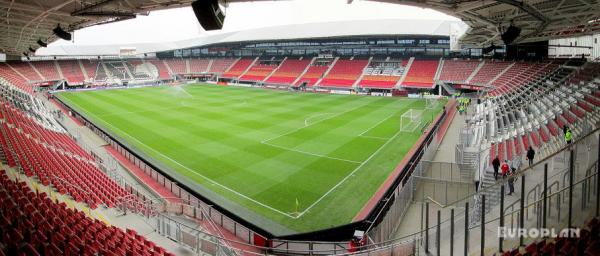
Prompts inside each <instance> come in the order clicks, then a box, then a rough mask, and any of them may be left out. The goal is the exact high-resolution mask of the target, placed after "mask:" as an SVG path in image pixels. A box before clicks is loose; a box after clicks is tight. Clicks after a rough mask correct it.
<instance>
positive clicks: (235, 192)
mask: <svg viewBox="0 0 600 256" xmlns="http://www.w3.org/2000/svg"><path fill="white" fill-rule="evenodd" d="M71 103H72V104H75V105H76V106H78V107H79V108H80V109H84V108H81V106H79V105H78V104H77V103H74V102H71ZM88 113H89V114H90V115H92V116H96V115H94V114H93V113H91V112H88ZM96 118H97V119H99V120H100V121H102V122H103V123H105V124H107V125H108V126H110V127H112V128H113V129H116V130H118V131H121V132H122V133H123V134H125V135H127V137H129V138H131V139H133V140H135V141H137V142H138V143H139V144H141V145H143V146H144V147H146V148H148V149H150V150H151V151H154V152H155V153H158V154H159V155H161V156H163V157H164V158H166V159H169V161H171V162H173V163H175V164H177V165H179V166H181V167H183V168H185V169H186V170H189V171H190V172H191V173H193V174H194V175H197V176H199V177H201V178H203V179H205V180H207V181H209V182H211V183H213V184H215V185H217V186H219V187H221V188H223V189H225V190H227V191H230V192H232V193H234V194H236V195H238V196H240V197H243V198H245V199H247V200H249V201H251V202H253V203H256V204H258V205H260V206H262V207H265V208H267V209H269V210H272V211H274V212H277V213H279V214H282V215H284V216H287V217H289V218H294V219H295V218H296V217H294V216H292V215H290V214H288V213H285V212H283V211H280V210H278V209H275V208H273V207H271V206H269V205H266V204H263V203H261V202H259V201H256V200H255V199H252V198H250V197H248V196H246V195H244V194H242V193H240V192H237V191H235V190H233V189H231V188H229V187H227V186H224V185H222V184H220V183H218V182H216V181H214V180H212V179H210V178H208V177H206V176H204V175H202V174H200V173H197V172H196V171H194V170H192V169H190V168H188V167H187V166H185V165H183V164H181V163H179V162H177V161H175V160H174V159H172V158H170V157H168V156H166V155H164V154H163V153H161V152H159V151H157V150H155V149H154V148H152V147H150V146H148V145H146V144H145V143H143V142H141V141H139V140H138V139H136V138H135V137H133V136H131V135H129V134H128V133H127V132H125V131H123V130H121V129H119V128H117V127H115V126H113V125H112V124H110V123H108V122H106V121H104V120H103V119H102V118H98V116H96Z"/></svg>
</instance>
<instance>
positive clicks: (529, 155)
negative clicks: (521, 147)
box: [527, 146, 535, 166]
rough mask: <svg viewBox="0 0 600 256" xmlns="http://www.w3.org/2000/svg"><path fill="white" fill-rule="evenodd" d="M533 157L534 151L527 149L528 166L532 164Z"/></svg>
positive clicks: (531, 148) (530, 148)
mask: <svg viewBox="0 0 600 256" xmlns="http://www.w3.org/2000/svg"><path fill="white" fill-rule="evenodd" d="M534 157H535V150H533V147H531V146H529V149H528V150H527V160H528V161H529V166H531V165H532V164H533V158H534Z"/></svg>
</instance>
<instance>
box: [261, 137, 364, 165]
mask: <svg viewBox="0 0 600 256" xmlns="http://www.w3.org/2000/svg"><path fill="white" fill-rule="evenodd" d="M261 144H265V145H269V146H271V147H276V148H280V149H284V150H288V151H294V152H298V153H302V154H306V155H311V156H316V157H322V158H328V159H333V160H338V161H344V162H349V163H355V164H360V163H362V162H358V161H354V160H348V159H343V158H337V157H333V156H326V155H321V154H315V153H311V152H307V151H302V150H298V149H293V148H288V147H283V146H278V145H275V144H271V143H269V142H261Z"/></svg>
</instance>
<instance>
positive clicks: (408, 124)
mask: <svg viewBox="0 0 600 256" xmlns="http://www.w3.org/2000/svg"><path fill="white" fill-rule="evenodd" d="M422 116H423V110H421V109H412V108H411V109H409V110H408V111H406V112H405V113H404V114H402V116H400V131H403V132H414V131H415V130H416V129H417V128H419V126H421V122H422Z"/></svg>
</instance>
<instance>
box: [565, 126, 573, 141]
mask: <svg viewBox="0 0 600 256" xmlns="http://www.w3.org/2000/svg"><path fill="white" fill-rule="evenodd" d="M572 139H573V135H572V134H571V129H569V128H567V131H566V132H565V141H566V142H567V144H571V140H572Z"/></svg>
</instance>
